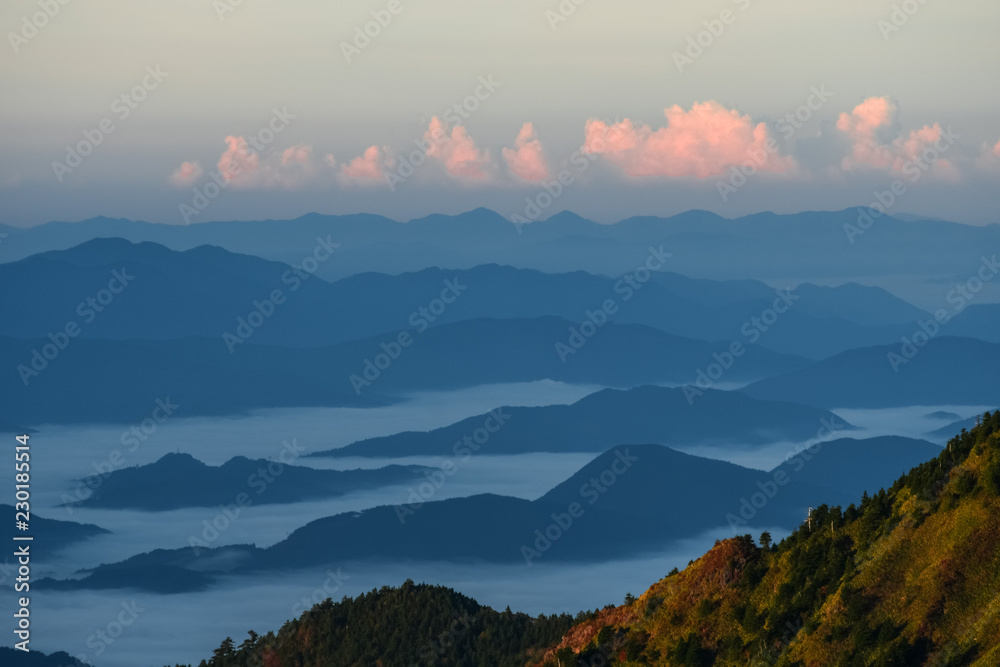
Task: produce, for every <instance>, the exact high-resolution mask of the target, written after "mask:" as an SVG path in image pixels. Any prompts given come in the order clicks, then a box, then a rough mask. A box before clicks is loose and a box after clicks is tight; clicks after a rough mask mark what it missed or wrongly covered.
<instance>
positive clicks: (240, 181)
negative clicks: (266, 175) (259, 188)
mask: <svg viewBox="0 0 1000 667" xmlns="http://www.w3.org/2000/svg"><path fill="white" fill-rule="evenodd" d="M225 142H226V150H225V151H224V152H223V153H222V155H221V156H220V157H219V162H218V164H217V165H216V167H217V168H218V169H219V172H220V173H221V174H222V177H223V178H225V179H227V180H228V181H229V182H230V183H231V184H232V185H233V186H235V187H252V186H254V185H257V184H258V180H259V176H258V174H257V173H256V172H257V169H258V168H259V167H260V156H259V155H258V154H257V153H255V152H253V151H251V150H250V146H249V145H248V144H247V140H246V138H245V137H234V136H232V135H230V136H228V137H226V139H225Z"/></svg>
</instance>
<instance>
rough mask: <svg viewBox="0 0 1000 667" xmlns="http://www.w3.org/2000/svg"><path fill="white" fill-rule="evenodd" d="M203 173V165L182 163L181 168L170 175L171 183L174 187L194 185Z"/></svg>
mask: <svg viewBox="0 0 1000 667" xmlns="http://www.w3.org/2000/svg"><path fill="white" fill-rule="evenodd" d="M203 173H204V171H203V170H202V168H201V165H200V164H198V163H197V162H182V163H181V166H179V167H177V169H175V170H174V172H173V173H172V174H170V181H171V182H172V183H173V184H174V185H177V186H181V187H185V186H188V185H192V184H194V182H195V181H197V180H198V179H199V178H201V175H202V174H203Z"/></svg>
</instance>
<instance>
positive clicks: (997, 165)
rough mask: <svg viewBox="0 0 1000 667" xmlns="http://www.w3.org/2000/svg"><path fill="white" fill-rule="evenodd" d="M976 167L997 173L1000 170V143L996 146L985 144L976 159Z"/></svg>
mask: <svg viewBox="0 0 1000 667" xmlns="http://www.w3.org/2000/svg"><path fill="white" fill-rule="evenodd" d="M976 166H977V167H979V168H980V169H982V170H984V171H991V172H995V171H998V170H1000V141H998V142H997V143H996V145H995V146H991V145H990V144H988V143H986V142H983V145H982V150H980V152H979V157H978V158H977V159H976Z"/></svg>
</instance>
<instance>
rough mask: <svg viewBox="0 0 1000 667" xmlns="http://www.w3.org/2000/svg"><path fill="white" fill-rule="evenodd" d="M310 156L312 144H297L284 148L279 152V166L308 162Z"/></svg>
mask: <svg viewBox="0 0 1000 667" xmlns="http://www.w3.org/2000/svg"><path fill="white" fill-rule="evenodd" d="M311 156H312V146H308V145H306V144H297V145H295V146H290V147H288V148H286V149H285V150H284V151H283V152H282V153H281V166H283V167H287V166H289V165H292V164H308V163H309V159H310V157H311Z"/></svg>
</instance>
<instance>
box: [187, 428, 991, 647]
mask: <svg viewBox="0 0 1000 667" xmlns="http://www.w3.org/2000/svg"><path fill="white" fill-rule="evenodd" d="M201 664H202V665H206V666H211V667H251V666H256V665H263V666H265V667H293V666H294V667H300V666H303V665H316V666H323V667H335V666H339V665H345V666H346V665H381V666H383V667H393V666H409V665H431V664H435V665H463V666H464V665H468V666H473V665H482V666H487V665H489V666H493V665H497V666H499V665H511V666H513V665H540V666H542V667H556V666H559V667H566V666H568V665H577V664H584V665H603V664H615V665H622V666H638V665H684V666H692V667H693V666H701V665H747V664H760V665H764V664H769V665H775V666H776V667H782V666H787V667H792V666H801V667H805V666H807V665H844V666H854V665H858V666H868V665H873V666H874V665H878V666H879V667H892V666H897V665H898V666H899V667H909V666H914V665H980V666H982V667H995V665H997V664H1000V411H997V412H995V413H992V414H991V413H986V415H985V416H984V417H983V419H982V423H981V424H980V425H978V426H976V427H975V428H973V429H972V430H971V431H964V430H963V432H962V433H961V435H959V436H957V437H955V438H953V439H952V440H951V441H950V442H949V443H948V446H947V447H946V448H945V449H944V450H943V451H942V453H941V454H940V455H939V456H938V457H936V458H935V459H933V460H931V461H928V462H927V463H924V464H922V465H920V466H918V467H916V468H914V469H913V470H911V471H910V472H909V473H908V474H906V475H904V476H903V477H901V478H900V479H899V480H897V481H896V483H895V484H894V485H893V486H892V487H891V488H890V489H888V490H881V491H880V492H878V493H876V494H873V495H871V496H868V495H867V494H866V495H865V496H864V497H863V498H862V499H860V502H859V503H858V504H857V505H855V504H852V505H850V506H848V507H847V508H841V507H829V506H826V505H821V506H819V507H817V508H816V509H815V510H814V511H813V512H812V515H811V517H810V519H809V520H808V521H807V522H804V523H803V524H802V526H801V527H800V528H799V529H797V530H796V531H795V532H794V533H792V534H791V535H790V536H789V537H788V538H787V539H784V540H782V541H781V542H780V543H778V544H773V543H772V541H771V538H770V535H768V534H767V533H764V534H762V535H760V537H759V538H757V539H754V538H753V537H751V536H750V535H743V536H738V537H734V538H732V539H727V540H723V541H720V542H718V543H717V544H716V545H715V547H714V548H713V549H711V550H710V551H709V552H708V553H706V554H705V555H704V556H702V557H701V558H700V559H698V560H697V561H694V562H692V563H691V564H690V565H689V566H688V567H687V568H685V569H684V570H683V571H680V572H678V571H676V570H675V571H673V572H671V573H670V574H669V575H667V576H666V577H665V578H664V579H662V580H660V581H659V582H657V583H655V584H654V585H653V586H652V587H651V588H650V589H649V590H648V591H646V592H645V593H644V594H643V595H641V596H640V597H639V598H637V599H636V598H632V597H631V596H628V598H627V599H626V602H625V604H624V605H622V606H620V607H614V606H608V607H605V608H604V609H602V610H596V611H594V612H581V613H580V614H578V615H577V617H576V619H575V621H574V620H573V619H571V617H569V616H566V615H563V616H551V617H546V616H540V617H537V618H532V617H530V616H528V615H525V614H516V613H511V612H510V611H509V610H507V611H504V612H502V613H501V612H497V611H494V610H492V609H490V608H488V607H483V606H480V605H479V604H477V603H476V602H475V601H474V600H471V599H470V598H467V597H465V596H463V595H461V594H459V593H456V592H454V591H451V590H449V589H445V588H440V587H432V586H425V585H416V584H414V583H413V582H410V581H408V582H406V583H405V584H404V585H403V586H402V587H400V588H398V589H391V588H383V589H381V590H379V591H372V592H371V593H369V594H367V595H362V596H359V597H358V598H355V599H353V600H352V599H348V598H344V599H343V600H342V601H340V602H333V601H331V600H327V601H326V602H323V603H321V604H319V605H317V606H316V607H314V608H313V609H312V610H311V611H309V612H307V613H306V614H304V615H303V616H302V617H301V618H299V619H297V620H294V621H291V622H289V623H287V624H286V625H285V626H284V627H283V628H281V630H280V631H278V633H277V634H273V633H272V634H268V635H267V636H264V637H259V636H257V635H256V634H254V633H251V635H250V637H249V639H247V640H246V641H244V642H243V643H242V644H240V645H236V644H235V643H234V642H233V641H232V640H231V639H227V640H226V641H225V642H224V643H223V644H222V646H221V647H220V648H219V649H218V650H216V651H215V654H214V656H213V657H212V658H210V659H208V660H206V661H203V662H202V663H201Z"/></svg>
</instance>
